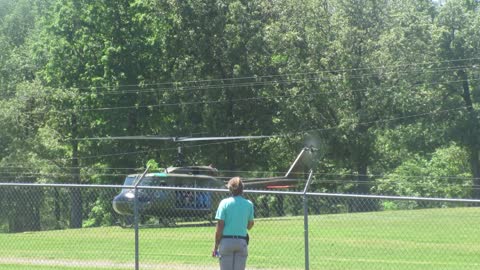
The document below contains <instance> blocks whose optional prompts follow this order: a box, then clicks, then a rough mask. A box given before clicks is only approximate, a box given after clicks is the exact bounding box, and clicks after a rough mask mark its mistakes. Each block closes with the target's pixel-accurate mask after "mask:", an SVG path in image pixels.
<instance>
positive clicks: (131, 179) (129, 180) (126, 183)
mask: <svg viewBox="0 0 480 270" xmlns="http://www.w3.org/2000/svg"><path fill="white" fill-rule="evenodd" d="M134 181H135V177H131V176H128V177H127V178H125V181H124V182H123V185H124V186H133V182H134ZM128 189H129V188H124V189H122V190H128Z"/></svg>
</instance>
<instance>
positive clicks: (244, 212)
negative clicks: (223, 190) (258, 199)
mask: <svg viewBox="0 0 480 270" xmlns="http://www.w3.org/2000/svg"><path fill="white" fill-rule="evenodd" d="M215 219H218V220H223V221H224V222H225V227H224V228H223V235H239V236H246V235H247V225H248V222H249V221H251V220H253V203H252V202H251V201H250V200H247V199H245V198H243V197H242V196H235V197H229V198H226V199H223V200H222V201H221V202H220V204H219V205H218V209H217V214H216V215H215Z"/></svg>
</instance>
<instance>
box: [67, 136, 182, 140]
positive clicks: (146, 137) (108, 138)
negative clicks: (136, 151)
mask: <svg viewBox="0 0 480 270" xmlns="http://www.w3.org/2000/svg"><path fill="white" fill-rule="evenodd" d="M75 140H77V141H113V140H163V141H171V140H173V138H172V137H160V136H114V137H113V136H112V137H91V138H77V139H75Z"/></svg>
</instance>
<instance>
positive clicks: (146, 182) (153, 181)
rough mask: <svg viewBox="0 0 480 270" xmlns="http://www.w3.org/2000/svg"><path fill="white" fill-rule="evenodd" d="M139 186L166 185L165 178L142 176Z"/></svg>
mask: <svg viewBox="0 0 480 270" xmlns="http://www.w3.org/2000/svg"><path fill="white" fill-rule="evenodd" d="M140 185H141V186H147V187H151V186H160V187H164V186H166V185H167V183H166V182H165V179H164V178H159V177H145V178H143V180H142V182H141V183H140Z"/></svg>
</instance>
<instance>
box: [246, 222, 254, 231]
mask: <svg viewBox="0 0 480 270" xmlns="http://www.w3.org/2000/svg"><path fill="white" fill-rule="evenodd" d="M254 224H255V222H254V221H253V220H250V221H249V222H248V224H247V229H248V230H250V229H251V228H252V227H253V225H254Z"/></svg>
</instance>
